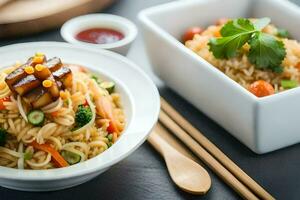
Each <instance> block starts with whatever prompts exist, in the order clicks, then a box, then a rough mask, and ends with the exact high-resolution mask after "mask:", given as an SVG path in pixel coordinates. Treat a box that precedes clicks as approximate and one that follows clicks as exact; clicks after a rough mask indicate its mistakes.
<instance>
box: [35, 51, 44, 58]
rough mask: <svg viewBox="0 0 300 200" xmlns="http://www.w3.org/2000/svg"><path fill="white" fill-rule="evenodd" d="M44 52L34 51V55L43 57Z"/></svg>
mask: <svg viewBox="0 0 300 200" xmlns="http://www.w3.org/2000/svg"><path fill="white" fill-rule="evenodd" d="M44 55H45V54H44V53H41V52H36V53H35V56H38V57H43V56H44Z"/></svg>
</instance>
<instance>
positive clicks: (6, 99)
mask: <svg viewBox="0 0 300 200" xmlns="http://www.w3.org/2000/svg"><path fill="white" fill-rule="evenodd" d="M9 101H10V97H5V98H2V99H0V110H5V109H6V108H5V106H4V102H9Z"/></svg>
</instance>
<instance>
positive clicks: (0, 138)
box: [0, 128, 7, 146]
mask: <svg viewBox="0 0 300 200" xmlns="http://www.w3.org/2000/svg"><path fill="white" fill-rule="evenodd" d="M6 137H7V131H6V130H5V129H4V128H0V146H4V145H5V142H6Z"/></svg>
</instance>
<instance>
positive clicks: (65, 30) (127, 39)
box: [60, 13, 138, 49]
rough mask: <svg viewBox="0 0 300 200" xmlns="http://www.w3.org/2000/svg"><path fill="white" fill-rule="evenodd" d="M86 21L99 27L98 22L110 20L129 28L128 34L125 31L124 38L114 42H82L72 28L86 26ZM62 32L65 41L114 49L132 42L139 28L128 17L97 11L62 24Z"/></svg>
mask: <svg viewBox="0 0 300 200" xmlns="http://www.w3.org/2000/svg"><path fill="white" fill-rule="evenodd" d="M86 22H90V23H92V24H93V25H94V26H95V27H97V26H98V27H99V25H98V24H97V23H98V22H109V23H110V24H111V25H113V26H116V27H122V28H125V29H127V30H128V33H126V34H125V33H123V34H124V38H123V39H122V40H119V41H117V42H113V43H108V44H93V43H88V42H82V41H79V40H77V39H76V38H75V37H74V36H75V34H76V32H73V31H71V30H72V29H73V27H82V26H84V24H85V23H86ZM111 25H110V26H111ZM79 29H80V28H79ZM83 30H84V29H83ZM60 34H61V36H62V38H63V39H64V40H65V41H67V42H69V43H72V44H81V45H86V46H92V47H100V48H103V49H112V48H119V47H123V46H126V45H128V44H130V43H132V41H133V40H134V39H135V38H136V37H137V34H138V29H137V27H136V25H135V24H134V23H133V22H132V21H130V20H129V19H127V18H124V17H121V16H117V15H112V14H103V13H95V14H88V15H81V16H78V17H75V18H72V19H70V20H68V21H67V22H65V23H64V24H63V25H62V27H61V29H60Z"/></svg>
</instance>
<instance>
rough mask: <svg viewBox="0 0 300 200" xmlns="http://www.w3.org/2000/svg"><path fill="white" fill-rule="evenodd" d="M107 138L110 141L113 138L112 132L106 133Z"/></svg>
mask: <svg viewBox="0 0 300 200" xmlns="http://www.w3.org/2000/svg"><path fill="white" fill-rule="evenodd" d="M107 139H108V140H109V141H110V142H111V141H112V139H113V135H112V134H108V135H107Z"/></svg>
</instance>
